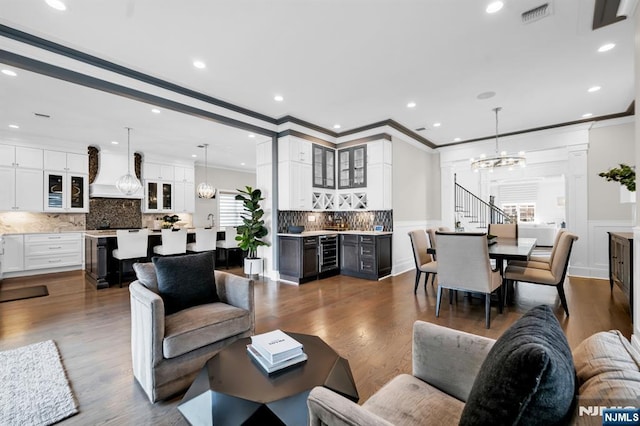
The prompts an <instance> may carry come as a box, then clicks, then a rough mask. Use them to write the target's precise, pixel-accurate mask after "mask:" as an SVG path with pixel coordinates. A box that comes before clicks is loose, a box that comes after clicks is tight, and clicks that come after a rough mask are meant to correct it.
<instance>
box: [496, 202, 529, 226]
mask: <svg viewBox="0 0 640 426" xmlns="http://www.w3.org/2000/svg"><path fill="white" fill-rule="evenodd" d="M502 210H504V212H505V213H506V214H507V215H509V217H510V218H512V219H515V220H516V222H534V221H535V220H536V205H535V203H508V204H503V205H502Z"/></svg>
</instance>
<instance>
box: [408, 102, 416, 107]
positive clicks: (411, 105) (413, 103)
mask: <svg viewBox="0 0 640 426" xmlns="http://www.w3.org/2000/svg"><path fill="white" fill-rule="evenodd" d="M415 107H416V103H415V102H409V103H408V104H407V108H415Z"/></svg>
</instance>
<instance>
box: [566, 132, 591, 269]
mask: <svg viewBox="0 0 640 426" xmlns="http://www.w3.org/2000/svg"><path fill="white" fill-rule="evenodd" d="M587 149H588V144H586V143H585V144H584V145H572V146H570V147H569V153H568V154H569V155H568V166H569V167H568V171H567V174H566V179H565V185H566V206H567V229H568V230H569V231H570V232H572V233H574V234H577V235H578V236H579V240H578V241H577V242H576V243H575V244H574V245H573V248H572V249H571V264H570V268H569V271H568V273H569V274H570V275H581V276H588V275H589V274H588V270H589V224H588V219H589V218H588V206H589V204H588V202H589V197H588V192H589V185H588V176H587Z"/></svg>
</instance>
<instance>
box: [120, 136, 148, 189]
mask: <svg viewBox="0 0 640 426" xmlns="http://www.w3.org/2000/svg"><path fill="white" fill-rule="evenodd" d="M125 129H127V174H126V175H122V176H120V177H119V178H118V180H117V181H116V188H118V191H120V192H121V193H123V194H125V195H131V194H135V193H136V192H138V191H139V190H140V188H142V184H141V183H140V181H139V180H138V178H137V177H135V176H134V175H132V174H131V141H130V136H131V127H125Z"/></svg>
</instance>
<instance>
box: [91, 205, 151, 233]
mask: <svg viewBox="0 0 640 426" xmlns="http://www.w3.org/2000/svg"><path fill="white" fill-rule="evenodd" d="M141 224H142V213H141V212H140V200H131V199H125V198H91V199H90V200H89V213H87V229H100V228H105V227H108V228H139V227H140V226H141Z"/></svg>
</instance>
